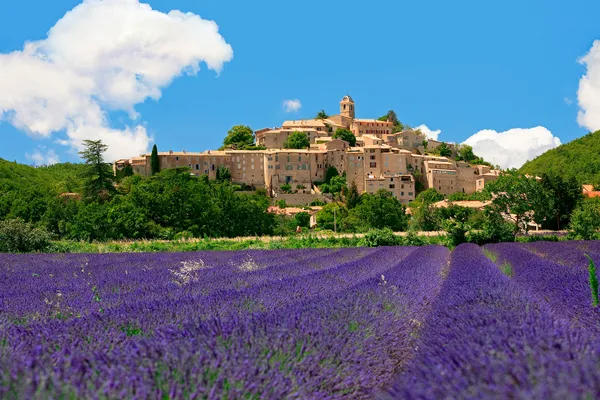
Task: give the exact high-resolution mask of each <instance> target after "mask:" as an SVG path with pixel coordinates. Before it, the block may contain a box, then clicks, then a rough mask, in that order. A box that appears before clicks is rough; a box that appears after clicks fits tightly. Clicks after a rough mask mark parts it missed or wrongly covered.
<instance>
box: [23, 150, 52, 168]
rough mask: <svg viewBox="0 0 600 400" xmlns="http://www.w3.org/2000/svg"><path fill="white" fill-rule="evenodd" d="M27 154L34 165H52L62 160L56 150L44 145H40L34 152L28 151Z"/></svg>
mask: <svg viewBox="0 0 600 400" xmlns="http://www.w3.org/2000/svg"><path fill="white" fill-rule="evenodd" d="M26 156H27V159H28V160H30V161H31V162H32V163H33V164H34V165H52V164H56V163H59V162H60V159H59V158H58V155H56V152H54V150H52V149H49V150H48V149H46V148H45V147H44V146H40V147H38V148H37V149H35V150H34V151H33V153H28V154H26Z"/></svg>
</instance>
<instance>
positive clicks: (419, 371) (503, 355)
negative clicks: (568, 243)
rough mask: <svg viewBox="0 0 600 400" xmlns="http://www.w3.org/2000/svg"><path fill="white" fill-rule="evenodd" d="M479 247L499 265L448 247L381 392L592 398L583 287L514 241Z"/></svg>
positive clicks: (597, 348) (593, 334)
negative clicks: (408, 345)
mask: <svg viewBox="0 0 600 400" xmlns="http://www.w3.org/2000/svg"><path fill="white" fill-rule="evenodd" d="M487 250H488V251H490V252H493V254H495V255H496V256H497V257H498V260H497V262H498V264H495V263H493V262H492V261H491V260H490V259H488V258H486V257H485V256H484V255H483V253H482V252H481V250H480V249H479V248H478V247H476V246H475V245H461V246H459V247H458V248H457V249H456V250H455V251H454V253H453V255H452V262H451V268H450V274H449V276H448V278H447V280H446V282H445V283H444V285H443V287H442V290H441V292H440V294H439V296H438V297H437V299H436V302H435V304H434V306H433V311H432V313H431V315H430V318H429V319H428V320H427V322H426V325H425V327H424V329H423V331H422V336H421V339H420V340H419V343H418V346H419V351H418V352H417V356H416V357H415V358H414V359H413V361H412V362H411V363H410V364H409V365H408V367H407V369H406V371H405V372H404V373H403V374H402V375H400V377H399V378H398V379H397V381H396V383H395V384H394V386H393V387H392V388H391V389H389V390H388V391H386V392H385V393H384V394H381V396H380V397H381V398H409V399H440V398H461V399H481V398H499V399H500V398H502V399H506V398H510V399H579V398H598V397H599V396H600V373H598V364H599V363H600V358H599V356H600V341H599V340H598V335H597V330H596V329H587V327H586V326H585V324H583V323H582V322H583V318H584V316H587V315H586V314H585V313H586V312H591V313H594V314H593V315H594V316H593V317H591V318H595V315H596V314H595V310H592V309H591V307H589V297H588V304H587V307H586V309H585V310H583V311H582V312H581V313H578V312H577V308H578V307H582V306H586V305H585V304H584V303H585V301H583V300H582V298H583V297H585V295H588V296H589V289H587V288H583V287H581V286H580V285H579V282H575V280H574V279H573V278H572V275H575V274H570V272H569V271H568V270H567V269H566V267H561V266H560V265H554V271H552V268H549V265H548V263H547V262H546V261H545V260H542V259H540V258H538V257H537V256H536V255H535V254H533V253H530V252H527V251H526V250H524V249H522V248H521V247H520V245H517V244H502V245H493V246H489V248H488V249H487ZM504 262H510V263H511V266H512V271H511V273H510V274H508V275H510V276H507V275H505V274H503V273H502V270H501V268H500V265H501V264H502V263H504ZM552 280H554V282H551V281H552ZM546 290H548V292H545V291H546ZM596 323H597V322H596Z"/></svg>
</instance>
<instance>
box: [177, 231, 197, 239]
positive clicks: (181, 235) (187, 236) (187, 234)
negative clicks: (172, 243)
mask: <svg viewBox="0 0 600 400" xmlns="http://www.w3.org/2000/svg"><path fill="white" fill-rule="evenodd" d="M193 237H194V235H193V234H192V232H189V231H182V232H177V233H176V234H175V236H174V237H173V239H174V240H185V239H192V238H193Z"/></svg>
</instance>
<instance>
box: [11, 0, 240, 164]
mask: <svg viewBox="0 0 600 400" xmlns="http://www.w3.org/2000/svg"><path fill="white" fill-rule="evenodd" d="M232 58H233V50H232V48H231V46H230V45H229V44H227V43H226V42H225V40H224V39H223V37H222V36H221V35H220V34H219V32H218V26H217V24H216V23H215V22H213V21H208V20H203V19H202V18H200V16H198V15H195V14H191V13H183V12H181V11H177V10H174V11H170V12H169V13H166V14H165V13H162V12H159V11H155V10H152V8H151V7H150V6H149V5H148V4H142V3H139V1H138V0H85V1H84V2H83V3H82V4H80V5H78V6H77V7H75V8H74V9H73V10H71V11H69V12H68V13H67V14H65V16H64V17H63V18H62V19H60V20H59V21H58V22H57V23H56V24H55V25H54V27H52V28H51V29H50V31H49V33H48V37H47V38H46V39H44V40H41V41H37V42H28V43H26V44H25V46H24V48H23V50H22V51H16V52H13V53H10V54H0V76H2V79H0V119H6V120H8V121H9V122H10V123H11V124H13V125H14V126H15V127H17V128H19V129H22V130H25V131H26V132H27V133H28V134H29V135H32V136H41V137H50V136H51V135H52V134H53V133H54V132H58V131H66V133H67V138H68V139H67V140H66V141H60V143H62V144H68V145H70V146H72V147H73V149H74V150H78V149H80V148H81V143H82V141H83V140H84V139H103V140H104V141H105V142H106V143H107V144H108V145H109V151H108V153H107V158H109V159H111V160H112V159H116V158H121V157H129V156H132V155H137V154H139V153H142V152H145V151H147V150H148V146H149V143H150V142H151V140H152V139H151V138H150V137H149V136H148V133H147V132H146V129H145V127H144V126H143V125H139V124H137V125H135V124H134V125H135V126H131V127H127V128H126V129H123V130H118V129H112V128H111V127H110V126H109V124H108V121H107V118H106V113H107V112H108V111H110V110H125V111H127V112H128V113H129V115H130V117H131V118H132V119H137V117H138V115H137V113H136V111H135V105H137V104H140V103H142V102H144V101H145V100H146V99H148V98H151V99H155V100H156V99H159V98H160V96H161V90H162V89H163V88H165V87H167V86H168V85H169V84H170V83H171V82H172V80H173V79H174V78H176V77H178V76H180V75H182V74H189V75H194V74H196V73H197V72H198V71H199V69H200V63H202V62H204V63H205V64H206V65H207V67H208V68H209V69H211V70H214V71H216V72H217V73H219V72H220V71H221V69H222V67H223V64H224V63H225V62H228V61H230V60H231V59H232ZM34 154H35V152H34Z"/></svg>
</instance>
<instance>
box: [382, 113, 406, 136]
mask: <svg viewBox="0 0 600 400" xmlns="http://www.w3.org/2000/svg"><path fill="white" fill-rule="evenodd" d="M378 120H379V121H385V122H392V123H393V129H392V132H393V133H396V132H402V131H403V130H404V129H407V128H409V127H408V125H404V124H403V123H402V122H400V120H398V116H397V115H396V113H395V112H394V110H390V111H388V112H387V114H385V115H384V116H382V117H379V118H378Z"/></svg>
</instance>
